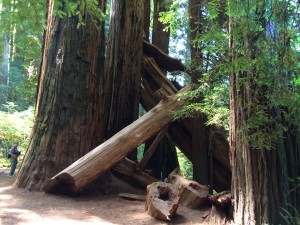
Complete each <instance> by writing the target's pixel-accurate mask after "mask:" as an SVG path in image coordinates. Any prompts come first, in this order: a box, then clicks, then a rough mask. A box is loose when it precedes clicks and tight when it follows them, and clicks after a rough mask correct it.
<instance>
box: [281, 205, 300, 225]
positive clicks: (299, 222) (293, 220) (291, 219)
mask: <svg viewBox="0 0 300 225" xmlns="http://www.w3.org/2000/svg"><path fill="white" fill-rule="evenodd" d="M280 216H281V217H282V218H283V219H284V221H285V224H287V225H300V215H299V212H298V210H297V209H296V208H295V207H293V206H292V205H288V210H287V209H284V208H281V212H280Z"/></svg>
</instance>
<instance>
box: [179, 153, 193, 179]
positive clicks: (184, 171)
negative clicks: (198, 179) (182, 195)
mask: <svg viewBox="0 0 300 225" xmlns="http://www.w3.org/2000/svg"><path fill="white" fill-rule="evenodd" d="M176 151H177V156H178V162H179V167H180V174H181V175H182V176H183V177H185V178H187V179H193V165H192V163H191V161H189V160H188V158H187V157H186V156H185V155H184V154H183V153H182V152H181V151H179V150H178V149H176Z"/></svg>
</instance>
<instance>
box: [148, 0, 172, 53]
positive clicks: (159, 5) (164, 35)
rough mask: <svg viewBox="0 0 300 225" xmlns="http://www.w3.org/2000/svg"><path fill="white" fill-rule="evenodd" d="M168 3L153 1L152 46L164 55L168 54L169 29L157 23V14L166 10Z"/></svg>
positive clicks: (158, 0) (160, 0)
mask: <svg viewBox="0 0 300 225" xmlns="http://www.w3.org/2000/svg"><path fill="white" fill-rule="evenodd" d="M168 7H169V3H168V2H167V1H164V0H154V12H153V33H152V44H154V45H156V46H157V47H158V48H159V49H161V50H162V51H163V52H164V53H166V54H168V53H169V40H170V28H166V27H167V26H166V25H165V24H163V23H162V22H160V21H159V14H160V13H161V12H165V11H166V10H168Z"/></svg>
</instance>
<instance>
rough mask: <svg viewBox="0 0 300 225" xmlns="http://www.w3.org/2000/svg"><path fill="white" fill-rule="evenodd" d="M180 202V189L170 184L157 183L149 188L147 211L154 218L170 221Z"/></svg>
mask: <svg viewBox="0 0 300 225" xmlns="http://www.w3.org/2000/svg"><path fill="white" fill-rule="evenodd" d="M178 202H179V191H178V189H177V188H176V187H175V186H174V185H172V184H169V183H164V182H155V183H152V184H150V185H148V187H147V198H146V210H148V214H149V215H150V216H152V217H154V218H157V219H161V220H170V219H171V218H172V217H173V216H174V215H175V213H176V211H177V208H178Z"/></svg>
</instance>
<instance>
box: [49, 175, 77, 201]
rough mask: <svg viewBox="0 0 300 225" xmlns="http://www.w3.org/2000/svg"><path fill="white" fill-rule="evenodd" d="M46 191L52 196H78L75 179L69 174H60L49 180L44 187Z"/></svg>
mask: <svg viewBox="0 0 300 225" xmlns="http://www.w3.org/2000/svg"><path fill="white" fill-rule="evenodd" d="M44 191H45V193H51V194H62V195H68V196H75V195H77V192H76V190H75V182H74V179H73V177H72V176H70V175H69V174H67V173H62V174H59V175H57V176H55V177H52V178H51V179H50V180H48V181H47V182H46V184H45V186H44Z"/></svg>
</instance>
